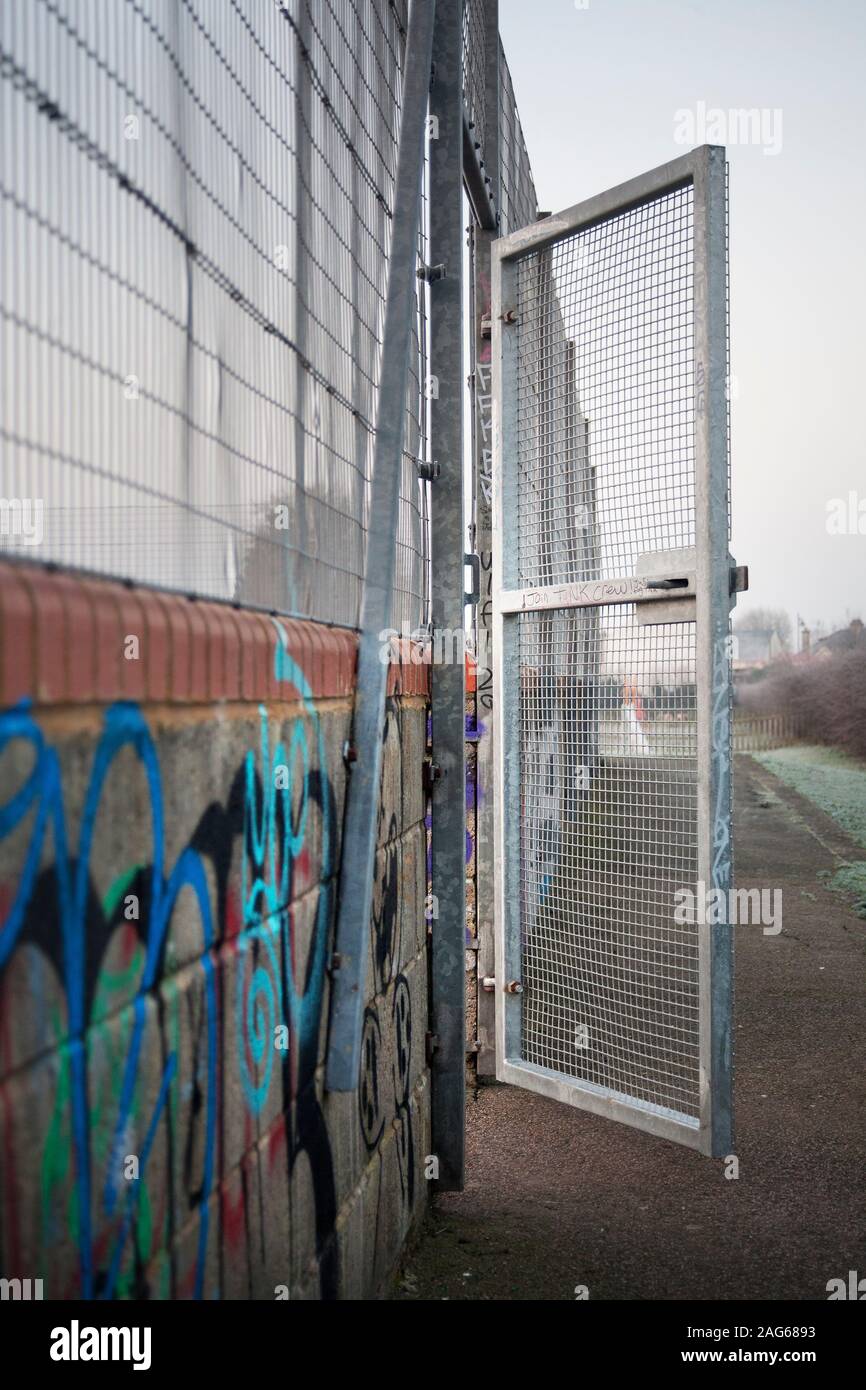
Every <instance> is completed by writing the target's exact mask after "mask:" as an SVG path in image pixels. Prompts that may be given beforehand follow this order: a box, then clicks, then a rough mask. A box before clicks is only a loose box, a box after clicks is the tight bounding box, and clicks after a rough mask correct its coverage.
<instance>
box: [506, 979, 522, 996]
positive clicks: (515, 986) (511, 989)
mask: <svg viewBox="0 0 866 1390" xmlns="http://www.w3.org/2000/svg"><path fill="white" fill-rule="evenodd" d="M505 993H506V994H522V993H523V985H522V984H521V983H520V981H519V980H509V981H508V984H507V985H506V986H505Z"/></svg>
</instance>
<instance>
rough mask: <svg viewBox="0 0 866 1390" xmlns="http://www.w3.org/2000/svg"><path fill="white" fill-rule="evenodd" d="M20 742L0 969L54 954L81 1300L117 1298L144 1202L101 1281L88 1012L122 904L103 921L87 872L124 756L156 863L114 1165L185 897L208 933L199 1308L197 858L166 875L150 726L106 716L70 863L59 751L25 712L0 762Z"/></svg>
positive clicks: (208, 1130)
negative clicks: (152, 1002) (27, 950)
mask: <svg viewBox="0 0 866 1390" xmlns="http://www.w3.org/2000/svg"><path fill="white" fill-rule="evenodd" d="M13 740H20V741H22V742H23V743H24V744H26V745H28V746H29V748H30V750H31V752H32V756H33V766H32V769H31V771H30V774H29V776H28V777H27V780H26V781H25V783H24V785H23V786H22V787H20V788H19V789H18V790H17V791H16V792H15V793H14V794H13V795H12V796H11V797H10V798H9V800H8V801H7V802H6V803H5V804H4V805H3V806H2V807H0V841H2V840H3V839H5V838H6V837H7V836H8V835H10V834H11V833H13V832H14V831H15V830H17V828H18V827H19V826H20V825H22V824H23V823H24V822H25V821H26V820H27V819H28V818H30V817H31V816H32V818H33V825H32V831H31V837H30V841H29V845H28V848H27V852H26V856H25V861H24V867H23V870H22V873H21V876H20V880H19V883H18V888H17V891H16V894H15V896H14V898H13V900H12V903H11V906H10V908H9V911H8V914H7V916H6V921H5V923H4V925H3V929H2V932H0V969H2V968H3V967H4V966H5V964H6V963H7V961H8V960H9V958H10V956H11V954H12V951H13V949H14V948H15V946H16V945H17V944H18V941H19V938H21V937H22V936H28V937H30V939H32V940H34V943H36V942H39V944H41V945H42V947H43V949H45V948H46V946H47V954H48V955H49V958H50V959H51V961H52V964H53V965H54V966H55V969H56V970H57V973H58V975H59V977H60V980H61V982H62V987H63V994H64V999H65V1004H66V1020H67V1021H66V1028H67V1040H66V1042H65V1044H64V1046H63V1067H64V1070H65V1069H67V1068H68V1075H66V1076H64V1078H63V1082H62V1084H63V1085H64V1086H65V1087H68V1107H69V1125H70V1129H71V1138H72V1155H71V1158H72V1167H73V1169H74V1174H75V1178H74V1183H75V1189H74V1190H75V1217H76V1227H77V1242H76V1243H77V1250H78V1259H79V1272H80V1289H81V1294H82V1296H83V1297H84V1298H91V1297H93V1296H94V1295H96V1294H100V1295H102V1296H103V1297H107V1298H110V1297H112V1296H113V1295H114V1292H115V1288H116V1283H117V1277H118V1272H119V1267H120V1261H121V1259H122V1257H123V1254H124V1249H125V1246H126V1242H127V1240H128V1237H129V1233H130V1230H131V1226H132V1221H133V1219H134V1216H135V1209H136V1204H137V1200H138V1193H139V1191H140V1186H139V1184H134V1185H131V1186H130V1188H129V1190H128V1193H127V1195H126V1202H125V1207H126V1210H125V1212H124V1216H123V1219H122V1221H121V1223H120V1229H119V1231H118V1233H117V1237H116V1240H115V1244H114V1247H113V1249H112V1250H111V1251H110V1253H109V1255H108V1258H107V1261H106V1262H105V1264H104V1265H103V1267H102V1268H101V1269H100V1270H99V1271H97V1270H95V1269H94V1260H93V1254H94V1250H93V1240H92V1232H91V1196H92V1189H93V1182H94V1173H93V1165H92V1154H91V1149H90V1143H89V1125H90V1110H89V1103H88V1081H87V1048H86V1041H85V1032H86V1028H87V1024H88V1020H89V1018H90V1017H91V1014H92V1010H93V1003H94V996H95V993H96V985H97V979H98V975H99V966H100V961H101V957H102V954H103V953H104V951H105V949H106V946H107V942H108V939H109V937H110V935H111V934H112V933H113V929H114V926H115V925H116V915H117V905H116V904H115V906H114V911H113V912H112V913H111V915H110V916H109V917H108V918H106V916H105V914H104V912H103V909H102V905H101V904H100V903H99V902H98V901H96V900H95V897H94V893H93V888H92V884H91V882H90V875H89V864H90V855H91V850H92V842H93V832H94V823H95V820H96V814H97V809H98V807H99V803H100V799H101V796H102V792H103V788H104V785H105V782H106V779H107V777H108V774H109V771H110V769H111V767H112V764H113V763H114V761H115V759H116V758H117V757H118V755H119V754H120V752H121V750H123V749H125V748H130V749H131V750H132V751H133V752H134V754H135V757H136V758H137V759H138V761H139V763H140V764H141V767H142V769H143V770H144V773H145V777H146V782H147V788H148V793H149V800H150V822H151V834H152V842H153V856H152V860H151V864H150V866H149V869H148V870H146V871H145V872H144V873H141V872H140V871H139V872H138V873H137V874H136V875H135V877H134V880H133V881H134V882H135V883H136V884H139V886H140V891H141V897H142V899H143V900H144V901H145V903H146V910H145V911H144V912H143V913H142V916H141V919H140V921H141V929H142V932H143V937H142V946H143V960H142V969H141V975H140V979H139V983H138V987H137V991H136V994H135V998H134V1001H133V1024H132V1030H131V1036H130V1038H129V1044H128V1049H127V1054H126V1061H125V1064H124V1066H123V1072H122V1079H121V1083H120V1093H119V1098H118V1106H117V1115H116V1122H115V1126H114V1142H113V1144H112V1146H111V1152H112V1154H113V1155H116V1154H117V1153H118V1152H119V1151H120V1149H121V1148H122V1147H123V1137H124V1134H125V1132H126V1130H127V1127H128V1125H129V1122H130V1118H131V1114H132V1110H133V1100H134V1092H135V1081H136V1073H137V1069H138V1065H139V1060H140V1056H141V1048H142V1041H143V1036H144V1025H145V998H146V996H147V994H148V993H149V992H150V991H151V990H152V989H153V986H154V984H155V982H156V980H157V979H158V976H159V973H160V969H161V964H162V957H163V952H164V948H165V941H166V932H167V928H168V925H169V922H170V920H171V915H172V912H173V909H174V906H175V903H176V902H177V899H178V897H179V895H180V893H181V891H182V890H183V889H185V888H188V889H190V890H191V891H192V892H193V894H194V896H195V899H196V902H197V905H198V909H199V913H200V921H201V930H202V947H203V952H204V954H203V956H202V965H203V969H204V974H205V996H206V999H207V1016H208V1026H207V1061H206V1082H205V1097H204V1109H205V1138H204V1148H203V1162H202V1171H201V1174H200V1191H201V1197H202V1199H201V1201H200V1202H199V1204H198V1205H199V1238H198V1257H197V1262H196V1272H195V1292H196V1294H197V1295H198V1296H200V1295H201V1291H202V1279H203V1273H204V1256H205V1250H206V1247H207V1239H208V1204H207V1197H208V1196H209V1194H210V1192H211V1189H212V1186H213V1178H214V1147H215V1138H216V996H215V987H214V973H213V960H212V958H211V956H210V954H209V952H210V947H211V945H212V943H213V939H214V924H213V919H212V916H211V907H210V899H209V895H208V889H207V882H206V878H205V873H204V866H203V863H202V860H201V858H200V856H199V855H198V854H197V853H196V852H195V850H194V849H192V848H191V847H187V848H186V849H184V850H183V851H182V853H181V854H180V856H179V858H178V859H177V861H176V863H175V864H174V866H173V867H172V869H171V871H170V872H169V873H168V875H166V873H165V870H164V863H163V845H164V838H165V836H164V826H163V797H162V784H161V777H160V770H159V763H158V759H157V755H156V749H155V747H154V744H153V740H152V738H151V735H150V732H149V730H148V728H147V725H146V723H145V721H144V719H143V718H142V716H141V714H140V713H139V711H138V710H137V709H136V708H135V707H134V706H133V705H129V704H125V703H124V704H117V705H114V706H112V707H111V708H110V709H109V710H108V711H107V713H106V716H105V723H104V728H103V732H102V735H101V738H100V740H99V742H98V744H97V747H96V751H95V755H94V760H93V767H92V771H91V776H90V781H89V784H88V786H87V789H86V792H85V797H84V805H83V810H82V814H81V823H80V827H79V834H78V843H77V847H76V850H77V852H73V847H72V845H71V843H70V837H69V831H68V827H67V824H66V816H65V812H64V806H63V794H62V786H61V775H60V763H59V759H58V756H57V753H56V751H55V749H53V748H51V747H49V746H48V745H47V744H46V742H45V740H44V737H43V734H42V732H41V730H40V728H39V726H38V725H37V724H36V722H35V721H34V719H33V716H32V714H31V712H30V706H29V703H26V702H25V703H22V704H20V705H18V706H16V707H15V708H13V709H12V710H10V711H8V712H7V713H6V714H4V715H3V716H2V717H0V753H2V752H3V751H4V749H5V748H6V747H7V745H9V744H10V743H11V742H12V741H13ZM49 831H50V833H51V836H52V840H53V850H54V861H53V865H52V868H51V869H50V870H48V871H44V870H43V871H41V872H40V869H39V865H40V862H41V860H42V856H43V849H44V845H45V840H46V836H47V835H48V833H49ZM54 922H56V923H57V931H56V933H55V932H51V933H50V935H49V936H48V939H47V941H46V940H45V933H46V926H47V925H48V924H51V923H54ZM40 938H41V940H40ZM176 1066H177V1056H176V1053H175V1052H171V1053H169V1055H168V1057H167V1058H166V1061H165V1064H164V1067H163V1072H162V1079H161V1084H160V1088H159V1094H158V1096H157V1100H156V1104H155V1106H154V1109H153V1112H152V1114H151V1115H150V1117H149V1123H148V1129H147V1132H146V1135H145V1140H144V1145H143V1148H142V1152H141V1154H140V1171H141V1173H142V1174H144V1173H145V1171H146V1167H147V1161H148V1158H149V1156H150V1150H151V1147H152V1144H153V1138H154V1135H155V1132H156V1126H157V1124H158V1123H159V1120H160V1117H161V1115H162V1113H163V1110H164V1107H165V1105H166V1101H167V1099H168V1094H169V1088H170V1086H171V1084H172V1081H173V1079H174V1076H175V1072H176ZM112 1167H113V1165H112V1164H109V1167H108V1172H107V1174H106V1181H105V1187H104V1191H103V1203H104V1208H105V1211H106V1213H107V1214H108V1215H111V1214H112V1213H113V1211H114V1209H115V1206H116V1204H117V1202H118V1185H117V1183H116V1181H115V1180H114V1175H113V1172H112Z"/></svg>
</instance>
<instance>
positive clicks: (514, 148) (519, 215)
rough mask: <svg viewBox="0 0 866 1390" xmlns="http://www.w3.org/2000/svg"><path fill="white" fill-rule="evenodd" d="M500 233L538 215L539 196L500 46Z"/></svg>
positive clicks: (522, 225)
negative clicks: (536, 191)
mask: <svg viewBox="0 0 866 1390" xmlns="http://www.w3.org/2000/svg"><path fill="white" fill-rule="evenodd" d="M499 205H500V206H499V233H500V235H501V236H506V235H507V234H508V233H509V232H513V231H516V230H517V228H518V227H525V226H526V225H527V223H529V222H534V221H535V220H536V218H537V217H538V198H537V197H536V193H535V183H534V180H533V177H532V168H531V166H530V163H529V155H528V154H527V152H526V142H525V140H524V138H523V129H522V127H521V124H520V117H519V116H518V114H517V102H516V99H515V96H514V84H513V82H512V81H511V73H510V72H509V70H508V63H507V62H506V59H505V51H504V49H503V47H502V44H501V43H500V45H499Z"/></svg>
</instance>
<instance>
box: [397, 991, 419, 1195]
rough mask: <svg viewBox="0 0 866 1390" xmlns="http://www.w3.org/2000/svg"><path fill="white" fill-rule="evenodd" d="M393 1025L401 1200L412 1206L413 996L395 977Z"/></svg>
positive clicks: (413, 1168)
mask: <svg viewBox="0 0 866 1390" xmlns="http://www.w3.org/2000/svg"><path fill="white" fill-rule="evenodd" d="M392 1018H393V1025H394V1110H395V1120H396V1123H397V1160H398V1163H399V1166H400V1187H401V1190H402V1193H403V1200H404V1202H405V1203H406V1205H407V1206H408V1207H411V1206H412V1202H413V1200H414V1196H415V1145H414V1138H413V1134H412V1110H411V1107H410V1104H409V1094H410V1086H411V1073H412V996H411V995H410V993H409V984H408V981H407V980H406V977H405V975H398V977H397V984H396V989H395V990H394V1004H393V1009H392Z"/></svg>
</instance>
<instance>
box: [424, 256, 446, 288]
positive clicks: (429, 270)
mask: <svg viewBox="0 0 866 1390" xmlns="http://www.w3.org/2000/svg"><path fill="white" fill-rule="evenodd" d="M445 273H446V272H445V262H444V261H440V262H439V264H438V265H422V266H419V268H418V272H417V274H418V279H419V280H426V281H427V284H428V285H432V284H433V281H434V280H444V279H445Z"/></svg>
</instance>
